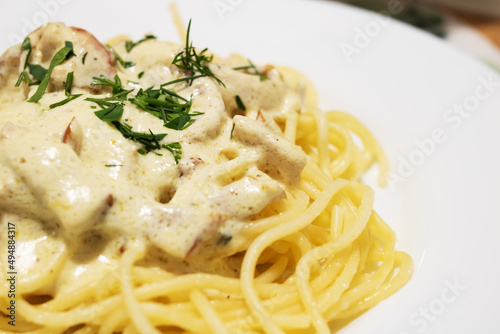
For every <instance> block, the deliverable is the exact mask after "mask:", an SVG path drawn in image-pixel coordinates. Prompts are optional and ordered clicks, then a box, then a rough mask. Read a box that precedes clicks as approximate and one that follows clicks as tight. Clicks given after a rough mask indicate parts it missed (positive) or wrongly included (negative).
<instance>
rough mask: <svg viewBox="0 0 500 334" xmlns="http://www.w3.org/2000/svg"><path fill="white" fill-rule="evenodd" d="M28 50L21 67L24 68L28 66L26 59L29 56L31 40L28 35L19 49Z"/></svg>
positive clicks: (27, 59)
mask: <svg viewBox="0 0 500 334" xmlns="http://www.w3.org/2000/svg"><path fill="white" fill-rule="evenodd" d="M26 50H27V51H28V54H27V55H26V59H25V60H24V66H23V69H25V68H26V67H27V66H28V61H29V59H30V56H31V40H30V38H29V37H26V38H25V39H24V41H23V43H22V44H21V51H26Z"/></svg>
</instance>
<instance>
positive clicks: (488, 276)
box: [0, 0, 500, 334]
mask: <svg viewBox="0 0 500 334" xmlns="http://www.w3.org/2000/svg"><path fill="white" fill-rule="evenodd" d="M178 3H179V7H180V12H181V14H182V17H183V19H184V22H185V23H187V20H188V18H190V17H191V18H193V24H192V38H193V40H194V42H195V45H196V46H199V47H205V46H208V47H209V48H210V50H211V51H213V52H215V53H217V54H220V55H223V56H224V55H228V54H229V53H231V52H237V53H241V54H244V55H246V56H247V57H249V58H251V59H252V60H253V62H255V63H275V64H281V65H288V66H291V67H294V68H297V69H299V70H301V71H302V72H304V73H305V74H307V75H308V76H309V78H310V79H311V80H312V81H313V82H314V84H315V85H316V87H317V89H318V92H319V97H320V106H321V107H322V108H324V109H341V110H345V111H348V112H350V113H352V114H354V115H356V116H357V117H358V118H360V119H361V120H362V121H363V122H364V123H365V124H366V125H367V126H368V127H369V128H370V129H371V130H372V131H373V132H374V134H375V135H376V137H377V138H378V139H379V140H380V141H381V143H382V145H383V147H384V148H385V149H386V151H387V154H388V156H389V159H390V162H391V164H392V171H393V175H399V176H400V179H398V181H399V182H396V183H394V184H393V187H392V188H388V189H377V200H376V207H377V209H378V211H379V212H380V213H381V214H382V216H383V217H384V218H386V220H387V221H388V222H389V224H390V225H391V226H392V227H393V228H394V229H395V230H396V232H397V236H398V240H399V242H398V248H399V249H401V250H405V251H408V252H409V253H410V254H411V255H412V257H413V258H414V260H415V263H416V267H415V274H414V276H413V278H412V279H411V281H410V282H409V283H408V285H407V286H405V287H404V288H403V289H401V290H400V291H399V292H398V293H396V294H395V295H393V296H392V297H390V298H389V299H387V300H385V301H384V302H382V303H380V304H379V305H377V306H376V307H375V308H373V309H371V310H370V311H368V312H366V313H365V314H364V315H362V316H361V317H359V318H358V319H356V320H355V321H353V322H352V323H351V324H349V325H348V326H347V327H346V328H344V329H343V330H341V333H345V334H347V333H386V334H414V333H472V332H475V333H476V332H477V333H498V332H499V330H500V323H499V321H498V314H499V311H500V306H499V304H498V299H499V297H500V285H499V281H500V269H499V266H498V262H499V261H498V259H497V256H498V255H499V254H500V242H499V237H500V219H499V218H500V215H499V213H498V209H497V207H498V205H499V204H500V176H499V175H500V154H499V153H500V152H499V144H500V110H499V108H500V77H498V76H497V75H496V74H495V73H493V72H492V71H491V70H489V69H488V68H486V67H485V66H483V65H482V64H480V63H479V62H477V61H475V60H474V59H471V58H469V57H467V56H465V55H463V54H461V53H459V52H458V51H456V50H454V49H452V48H450V47H448V46H447V45H445V44H444V43H443V42H441V41H440V40H438V39H436V38H434V37H432V36H429V35H427V34H425V33H422V32H420V31H417V30H415V29H413V28H411V27H408V26H406V25H402V24H400V23H397V22H393V21H387V20H381V19H380V18H376V17H375V16H373V15H372V14H369V13H367V12H364V11H361V10H358V9H354V8H350V7H346V6H343V5H338V4H335V3H330V2H326V1H309V2H305V1H299V2H295V1H243V0H214V1H202V0H200V1H182V2H181V1H178ZM392 10H394V9H392ZM0 13H1V14H0V16H1V20H0V29H1V30H0V31H1V33H0V50H4V49H6V48H7V47H8V46H10V45H12V43H13V42H15V41H18V42H19V41H21V40H22V38H23V37H24V35H25V33H27V32H29V31H30V30H31V29H32V28H35V27H36V26H38V25H39V24H41V23H44V21H46V20H48V19H50V20H51V21H63V22H65V23H66V24H69V25H74V26H79V27H83V28H86V29H88V30H89V31H91V32H92V33H94V34H95V35H96V36H97V37H98V38H99V39H101V40H106V39H108V38H111V37H113V36H115V35H118V34H123V33H125V34H129V35H131V36H132V37H133V38H134V39H138V38H139V37H142V36H143V35H144V34H145V33H148V32H152V33H154V34H156V35H157V36H158V37H159V38H162V39H171V40H174V41H179V37H178V35H177V31H176V30H175V27H174V25H173V23H172V22H173V21H172V18H171V15H170V13H169V11H168V1H142V2H139V1H133V0H126V1H123V0H122V1H111V0H107V1H95V0H93V1H78V2H70V1H68V0H36V1H22V5H21V2H15V3H14V2H6V1H2V2H1V3H0ZM349 51H350V52H352V55H351V56H350V57H347V56H346V54H348V53H349ZM488 82H489V84H488ZM460 108H462V110H463V111H462V114H460V113H458V111H457V110H458V109H460ZM417 143H419V144H417ZM404 161H405V162H404Z"/></svg>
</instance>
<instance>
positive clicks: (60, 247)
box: [0, 24, 306, 291]
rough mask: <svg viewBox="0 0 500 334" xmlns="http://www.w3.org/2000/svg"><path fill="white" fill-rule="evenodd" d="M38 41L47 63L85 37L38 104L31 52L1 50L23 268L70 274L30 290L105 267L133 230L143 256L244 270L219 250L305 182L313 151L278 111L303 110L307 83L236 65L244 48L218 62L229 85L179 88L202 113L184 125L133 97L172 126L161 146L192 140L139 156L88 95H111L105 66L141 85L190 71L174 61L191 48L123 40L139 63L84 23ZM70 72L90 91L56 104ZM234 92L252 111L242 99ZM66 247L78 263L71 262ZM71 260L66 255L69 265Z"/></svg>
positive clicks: (2, 169)
mask: <svg viewBox="0 0 500 334" xmlns="http://www.w3.org/2000/svg"><path fill="white" fill-rule="evenodd" d="M30 38H31V43H32V47H33V52H32V56H31V57H30V59H29V62H30V63H31V64H40V65H42V66H44V67H45V68H47V67H48V66H49V63H50V61H51V59H52V57H53V56H54V54H55V53H56V52H57V51H58V50H59V49H61V48H62V47H63V46H64V43H65V41H72V42H73V44H74V50H75V56H73V57H70V58H69V59H68V60H67V61H66V62H64V63H63V64H61V65H59V66H57V67H56V68H55V69H54V71H53V74H52V76H51V80H50V85H49V88H48V90H47V92H46V93H45V95H44V96H43V98H42V99H41V100H40V101H39V102H37V103H29V102H27V101H26V100H27V99H28V98H29V97H30V96H32V95H33V94H34V92H35V90H36V89H37V86H31V87H28V86H27V85H26V84H24V83H23V84H21V86H20V87H18V88H16V87H14V84H15V82H16V80H17V78H18V76H19V73H20V72H21V71H22V69H23V64H24V59H25V57H26V53H27V52H26V51H23V52H21V51H20V50H19V46H15V47H13V48H11V49H9V50H8V51H7V52H6V53H5V54H4V55H3V56H2V57H1V58H0V129H1V134H0V136H1V137H0V214H1V215H2V228H3V229H5V228H6V227H5V225H6V224H7V221H10V222H13V223H16V226H17V228H18V230H19V243H20V246H19V248H18V252H19V257H20V259H21V260H20V262H19V265H22V267H23V268H24V269H23V270H24V271H25V273H26V274H28V272H29V271H36V270H38V268H42V267H46V268H51V269H50V270H49V271H48V272H47V273H46V274H47V275H51V273H53V272H58V271H62V273H63V274H61V275H59V276H58V277H60V278H59V281H58V282H56V283H55V284H54V285H53V286H52V287H47V286H45V287H42V286H36V285H33V284H32V283H33V282H31V283H30V284H32V287H31V288H29V289H31V290H33V289H35V290H36V289H42V290H43V291H46V290H47V291H50V290H51V289H59V290H61V289H62V290H64V289H69V288H74V285H75V282H78V285H80V284H85V282H87V281H90V280H92V279H94V278H95V276H96V275H106V273H109V272H110V271H111V270H113V269H114V268H115V267H116V264H117V261H118V260H119V258H120V255H121V253H122V252H123V250H124V249H125V248H126V245H127V240H131V239H135V238H139V239H142V240H144V242H146V243H148V244H149V248H148V256H147V257H146V258H145V259H144V260H143V261H142V263H143V264H144V265H155V266H162V267H164V268H167V269H168V270H170V271H172V272H193V271H209V272H210V271H214V272H218V273H222V274H226V275H234V268H231V267H230V266H229V265H228V264H227V263H225V262H224V261H223V260H221V259H218V258H214V257H213V256H211V254H216V253H220V252H218V250H217V249H218V248H221V247H224V243H225V242H223V243H221V242H219V241H220V239H219V238H220V237H221V233H222V231H224V237H226V238H227V237H236V236H237V234H238V229H239V228H241V226H244V225H245V224H247V223H248V222H250V220H251V217H252V216H253V215H255V214H258V213H259V212H260V211H261V210H262V209H263V208H264V207H266V206H267V205H268V204H269V203H271V202H272V201H274V200H277V199H279V198H282V197H283V196H284V190H285V189H286V188H287V187H295V186H297V185H298V182H299V180H300V173H301V171H302V168H303V167H304V165H305V162H306V157H305V154H304V153H303V152H302V151H301V149H299V148H298V147H297V146H295V145H293V144H291V143H289V142H288V141H287V140H286V139H284V138H283V136H282V135H281V132H280V130H279V127H278V126H277V124H276V123H275V122H274V120H275V119H278V118H279V117H283V115H284V114H285V113H287V112H295V109H297V108H299V107H298V104H299V102H298V101H299V100H300V99H299V98H298V97H297V92H295V91H293V90H291V89H290V88H289V87H288V86H287V85H286V84H285V81H284V80H283V78H282V77H281V75H280V74H279V73H278V72H277V71H276V70H273V71H271V72H269V75H268V77H269V79H267V80H264V81H260V80H259V77H258V76H257V75H254V74H251V73H244V71H235V70H233V69H232V68H233V67H236V66H245V65H247V63H246V61H245V60H243V59H239V58H237V57H235V58H229V59H228V60H225V61H221V62H219V63H217V64H211V65H210V66H211V69H212V70H213V72H214V73H215V75H216V76H217V77H219V78H220V79H221V80H222V81H223V82H224V83H225V87H223V86H221V85H219V84H218V83H217V82H215V81H214V80H212V79H210V78H199V79H196V80H194V82H193V83H192V85H188V84H186V83H185V82H181V83H178V84H174V85H172V86H171V87H169V88H173V89H174V90H175V92H177V93H178V94H179V95H181V96H183V97H184V98H186V99H191V100H192V102H193V106H192V108H191V111H200V112H202V113H203V115H200V116H196V117H194V119H195V122H194V123H193V124H192V125H191V126H189V127H188V128H187V129H185V130H181V131H177V130H172V129H168V128H166V127H164V126H163V121H161V120H160V119H158V118H156V117H155V116H153V115H151V114H150V113H147V112H145V111H142V110H140V109H138V108H137V107H136V106H135V105H133V104H131V103H129V102H126V103H125V108H124V113H123V116H122V120H124V119H126V120H127V123H128V124H130V125H131V126H132V127H133V130H134V131H137V132H148V131H149V130H151V131H152V132H154V133H166V134H167V136H166V137H165V138H164V139H163V141H162V143H171V142H179V143H181V145H182V155H183V156H182V159H181V160H180V161H179V163H178V164H176V162H175V161H174V158H173V156H172V154H170V152H168V151H167V150H165V149H162V150H161V152H160V151H158V153H161V154H162V156H158V155H155V154H154V153H148V154H146V155H141V154H139V153H138V152H137V149H138V148H140V147H141V145H140V144H138V143H137V142H134V141H131V140H129V139H126V138H124V137H123V136H122V134H121V133H120V132H119V131H118V130H117V129H116V128H115V127H114V126H113V125H110V124H108V123H106V122H104V121H102V120H100V119H99V118H98V117H96V116H95V115H94V112H95V111H96V109H92V106H95V104H94V103H92V102H89V101H85V98H86V97H95V98H100V97H101V98H102V97H106V96H109V95H110V91H109V89H107V88H105V87H99V86H94V87H91V86H90V82H91V81H92V78H93V77H97V76H100V75H104V76H105V77H107V78H110V79H113V76H114V75H115V73H117V74H118V75H119V77H120V79H121V81H122V83H123V85H124V87H125V88H126V89H134V92H133V93H132V94H134V93H136V92H137V91H138V90H139V89H140V88H144V89H146V88H148V87H151V86H154V87H158V86H159V85H160V84H163V83H165V82H168V81H170V80H174V79H177V78H179V77H183V76H185V75H186V74H187V73H185V72H184V71H181V70H179V69H178V68H177V67H176V66H175V65H173V64H172V60H173V58H174V56H175V54H176V53H178V52H179V51H180V50H182V46H180V45H177V44H174V43H170V42H160V41H156V40H149V41H146V42H144V43H141V44H139V45H138V46H136V47H135V48H134V49H133V50H132V51H131V52H130V53H127V52H126V50H125V48H124V41H119V42H116V43H114V44H113V47H114V49H115V50H116V51H117V52H118V53H119V54H120V55H121V56H122V57H123V58H124V59H125V60H126V61H133V62H134V63H135V64H136V65H135V66H134V67H131V68H127V69H124V68H123V67H122V66H120V65H118V64H117V63H116V61H115V60H114V57H113V56H111V55H110V54H109V52H108V51H107V50H106V48H105V47H103V45H102V44H100V43H99V42H98V41H97V40H96V39H95V38H94V37H93V36H92V35H91V34H89V33H88V32H86V31H83V30H80V29H76V28H70V27H66V26H64V25H63V24H49V25H47V26H45V27H42V28H40V29H39V30H37V31H35V32H33V33H32V34H30ZM85 54H87V56H86V61H85V64H83V63H82V58H83V55H85ZM69 71H74V78H75V80H74V83H73V87H72V93H73V94H76V93H80V94H84V95H83V96H81V97H79V98H77V99H75V100H73V101H71V102H69V103H67V104H65V105H63V106H60V107H56V108H53V109H50V108H49V105H51V104H52V103H55V102H59V101H61V100H63V99H65V97H66V96H65V93H64V84H65V80H66V73H68V72H69ZM141 72H144V75H143V76H142V77H141V78H138V74H139V73H141ZM129 81H130V82H129ZM236 95H239V96H240V97H241V98H242V100H243V102H244V104H245V105H246V107H247V112H246V115H247V116H244V114H245V113H243V112H242V111H240V110H238V109H237V106H236V103H235V96H236ZM293 101H295V102H293ZM235 114H240V115H238V116H234V115H235ZM257 114H259V115H260V116H259V117H258V118H257V120H256V117H255V115H257ZM233 124H234V130H233ZM227 241H228V240H226V242H227ZM201 246H202V247H201ZM2 249H6V247H2ZM201 250H202V251H201ZM63 253H64V254H67V256H68V260H67V261H66V260H65V261H63V262H61V258H62V257H64V256H66V255H61V254H63ZM1 256H2V258H5V257H4V255H1ZM60 262H61V263H65V264H64V266H63V267H61V268H59V267H58V266H59V265H60ZM28 283H29V282H26V284H25V288H26V289H28V288H27V286H28ZM42 290H40V291H42Z"/></svg>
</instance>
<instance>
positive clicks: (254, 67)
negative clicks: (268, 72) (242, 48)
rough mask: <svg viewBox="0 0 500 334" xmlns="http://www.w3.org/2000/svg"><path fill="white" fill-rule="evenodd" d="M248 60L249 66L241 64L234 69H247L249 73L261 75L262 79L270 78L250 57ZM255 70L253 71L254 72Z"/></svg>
mask: <svg viewBox="0 0 500 334" xmlns="http://www.w3.org/2000/svg"><path fill="white" fill-rule="evenodd" d="M247 60H248V64H249V65H247V66H240V67H234V68H233V70H235V71H238V70H246V71H247V72H248V73H249V74H255V75H258V76H259V79H260V81H264V80H268V79H269V78H268V77H266V76H265V75H264V74H262V72H260V71H259V69H258V68H257V66H255V65H254V64H253V63H252V61H251V60H250V59H247ZM252 72H253V73H252Z"/></svg>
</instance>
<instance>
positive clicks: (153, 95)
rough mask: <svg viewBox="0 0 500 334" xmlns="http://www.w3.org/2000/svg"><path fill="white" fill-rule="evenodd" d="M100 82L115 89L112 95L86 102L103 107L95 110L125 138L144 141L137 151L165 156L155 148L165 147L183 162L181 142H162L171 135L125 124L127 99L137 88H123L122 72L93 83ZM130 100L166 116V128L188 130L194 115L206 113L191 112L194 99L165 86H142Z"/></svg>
mask: <svg viewBox="0 0 500 334" xmlns="http://www.w3.org/2000/svg"><path fill="white" fill-rule="evenodd" d="M167 84H170V83H167ZM99 85H102V86H110V87H112V88H113V95H112V96H108V97H105V98H86V99H85V100H86V101H90V102H94V103H96V104H97V105H98V106H99V107H100V108H101V110H98V111H96V112H95V115H96V116H97V117H98V118H99V119H101V120H102V121H105V122H108V123H111V124H113V125H114V126H115V128H117V129H118V131H120V133H121V134H122V135H123V136H124V137H125V138H127V139H130V140H134V141H137V142H140V143H141V144H143V145H144V147H142V148H139V149H138V150H137V152H138V153H139V154H147V153H149V152H152V153H154V154H156V155H162V154H161V153H158V152H155V151H154V150H159V149H161V148H165V149H166V150H168V151H170V152H171V153H172V155H173V156H174V159H175V161H176V163H178V162H179V160H180V159H181V158H182V151H181V146H180V144H179V143H170V144H165V145H161V144H160V141H161V140H163V138H165V136H166V135H167V134H166V133H161V134H154V133H153V132H152V131H151V130H150V131H149V133H141V132H135V131H132V126H130V125H129V124H127V123H125V122H127V121H128V120H127V119H126V120H125V122H124V123H122V122H120V119H121V117H122V116H123V111H124V103H125V102H126V101H127V96H128V94H129V93H131V92H132V91H133V89H132V90H125V89H124V88H123V87H122V82H121V80H120V78H119V77H118V75H116V76H115V77H114V80H110V79H108V78H106V77H104V76H103V75H101V76H100V77H94V78H93V81H92V83H91V86H99ZM128 101H129V102H131V103H132V104H134V105H136V106H137V107H139V108H140V109H142V110H144V111H146V112H149V113H150V114H152V115H154V116H156V117H158V118H160V119H162V120H163V123H164V126H165V127H168V128H171V129H175V130H183V129H185V128H186V127H188V126H189V125H191V124H192V123H193V122H194V120H193V119H192V117H193V116H198V115H201V114H202V113H200V112H191V113H190V110H191V104H192V102H191V101H190V100H187V99H186V98H184V97H182V96H180V95H179V94H177V93H176V92H174V91H173V90H170V89H166V88H163V87H160V88H159V89H153V87H150V88H148V89H146V90H143V89H141V90H139V92H137V94H136V95H135V96H133V97H132V98H129V99H128ZM94 108H95V106H94Z"/></svg>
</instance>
